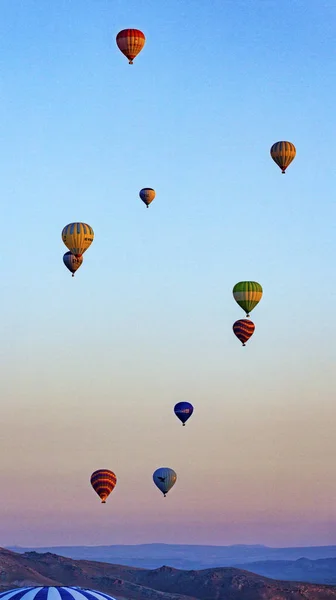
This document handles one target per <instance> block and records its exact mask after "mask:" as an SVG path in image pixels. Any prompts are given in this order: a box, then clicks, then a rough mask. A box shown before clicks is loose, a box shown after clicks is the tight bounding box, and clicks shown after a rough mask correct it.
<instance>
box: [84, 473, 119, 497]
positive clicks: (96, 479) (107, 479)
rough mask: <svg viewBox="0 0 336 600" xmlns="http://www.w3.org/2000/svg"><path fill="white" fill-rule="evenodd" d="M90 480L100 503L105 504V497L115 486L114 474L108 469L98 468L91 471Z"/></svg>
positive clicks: (115, 478)
mask: <svg viewBox="0 0 336 600" xmlns="http://www.w3.org/2000/svg"><path fill="white" fill-rule="evenodd" d="M90 481H91V485H92V487H93V489H94V491H95V492H96V493H97V494H98V496H99V498H100V499H101V501H102V504H105V503H106V498H107V497H108V496H109V495H110V493H111V492H112V491H113V490H114V488H115V486H116V483H117V477H116V475H115V474H114V473H113V471H109V469H99V470H98V471H95V472H94V473H92V475H91V480H90Z"/></svg>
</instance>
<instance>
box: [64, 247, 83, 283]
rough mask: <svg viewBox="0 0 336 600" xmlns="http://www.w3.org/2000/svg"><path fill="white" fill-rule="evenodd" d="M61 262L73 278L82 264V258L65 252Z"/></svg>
mask: <svg viewBox="0 0 336 600" xmlns="http://www.w3.org/2000/svg"><path fill="white" fill-rule="evenodd" d="M63 262H64V264H65V266H66V267H67V269H69V271H70V273H72V277H74V275H75V273H76V271H77V269H79V267H80V266H81V264H82V263H83V257H82V256H78V257H77V256H75V255H74V254H72V252H66V253H65V254H64V256H63Z"/></svg>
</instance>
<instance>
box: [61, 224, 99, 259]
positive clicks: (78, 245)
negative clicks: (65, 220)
mask: <svg viewBox="0 0 336 600" xmlns="http://www.w3.org/2000/svg"><path fill="white" fill-rule="evenodd" d="M93 238H94V233H93V229H92V227H90V225H87V224H86V223H69V225H66V226H65V227H64V229H63V231H62V240H63V242H64V243H65V245H66V247H67V248H68V250H70V252H72V254H74V255H75V256H77V258H79V257H80V256H81V255H82V254H84V252H85V251H86V250H87V249H88V248H89V247H90V246H91V244H92V242H93Z"/></svg>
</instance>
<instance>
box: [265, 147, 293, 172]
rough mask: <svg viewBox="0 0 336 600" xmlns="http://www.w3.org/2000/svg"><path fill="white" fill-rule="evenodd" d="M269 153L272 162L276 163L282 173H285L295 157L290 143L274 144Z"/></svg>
mask: <svg viewBox="0 0 336 600" xmlns="http://www.w3.org/2000/svg"><path fill="white" fill-rule="evenodd" d="M270 152H271V157H272V158H273V160H274V162H276V164H277V165H278V167H280V169H281V171H282V172H283V173H285V171H286V169H287V167H288V166H289V165H290V164H291V162H292V160H294V158H295V155H296V149H295V146H294V144H292V142H276V143H275V144H273V146H272V148H271V150H270Z"/></svg>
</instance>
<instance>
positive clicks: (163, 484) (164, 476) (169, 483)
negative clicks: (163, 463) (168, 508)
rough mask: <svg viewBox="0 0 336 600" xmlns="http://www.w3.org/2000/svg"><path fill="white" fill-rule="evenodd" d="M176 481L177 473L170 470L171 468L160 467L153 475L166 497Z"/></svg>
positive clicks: (157, 485)
mask: <svg viewBox="0 0 336 600" xmlns="http://www.w3.org/2000/svg"><path fill="white" fill-rule="evenodd" d="M176 479H177V475H176V473H175V471H173V469H169V467H160V468H159V469H156V471H154V473H153V481H154V483H155V485H156V487H158V488H159V490H160V492H162V493H163V495H164V497H166V494H168V492H169V490H171V489H172V487H173V485H174V484H175V482H176Z"/></svg>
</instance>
